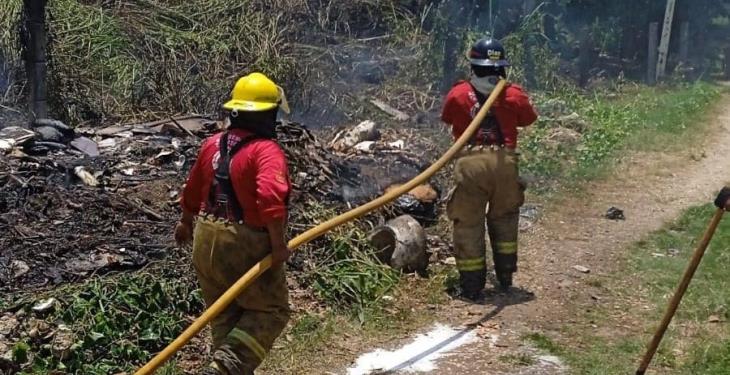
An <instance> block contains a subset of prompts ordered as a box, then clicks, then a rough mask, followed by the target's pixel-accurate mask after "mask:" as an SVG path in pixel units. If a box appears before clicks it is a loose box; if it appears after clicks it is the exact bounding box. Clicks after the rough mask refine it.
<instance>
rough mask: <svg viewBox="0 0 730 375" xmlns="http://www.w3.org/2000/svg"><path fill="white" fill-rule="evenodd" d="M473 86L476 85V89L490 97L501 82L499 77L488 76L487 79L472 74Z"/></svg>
mask: <svg viewBox="0 0 730 375" xmlns="http://www.w3.org/2000/svg"><path fill="white" fill-rule="evenodd" d="M469 81H471V84H472V85H474V88H476V89H477V91H479V92H480V93H482V94H485V95H489V94H490V93H491V92H492V90H493V89H494V87H495V86H497V82H499V77H498V76H486V77H477V76H476V75H474V74H473V73H472V75H471V79H470V80H469Z"/></svg>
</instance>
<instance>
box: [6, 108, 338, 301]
mask: <svg viewBox="0 0 730 375" xmlns="http://www.w3.org/2000/svg"><path fill="white" fill-rule="evenodd" d="M7 129H8V128H5V129H0V135H4V136H5V137H4V138H3V137H2V136H0V143H2V142H4V144H5V145H9V146H8V147H6V148H5V149H4V150H3V152H0V290H2V291H11V290H16V289H18V288H20V287H23V288H28V287H40V286H44V285H54V284H58V283H62V282H67V281H75V280H81V279H84V278H87V277H89V276H91V275H94V274H102V273H106V272H109V271H113V270H124V269H136V268H139V267H141V266H143V265H145V264H146V263H148V262H149V261H150V260H153V259H159V258H163V257H165V256H166V255H168V254H170V253H171V252H172V251H173V250H174V249H175V245H174V243H173V241H172V228H173V226H174V223H175V221H176V220H177V219H178V217H179V208H178V199H179V194H180V190H181V188H182V186H183V184H184V182H185V181H184V179H185V176H186V175H187V172H188V170H189V169H190V167H191V166H192V164H193V163H194V162H195V158H196V154H197V150H198V147H199V146H200V143H201V142H202V140H203V139H204V138H205V137H206V136H208V135H210V134H212V133H214V132H216V131H219V129H220V124H219V123H217V122H216V121H211V120H209V119H206V118H202V117H197V116H194V117H193V116H191V117H181V118H175V119H168V120H162V121H157V122H151V123H145V124H135V125H121V126H112V127H107V128H102V129H95V130H92V129H75V132H74V136H73V137H64V138H62V139H58V140H57V141H55V142H49V141H46V140H40V141H38V140H39V139H43V137H45V136H44V135H42V134H40V135H39V133H38V132H37V129H34V130H33V131H22V130H17V129H10V130H11V131H8V130H7ZM277 131H278V134H279V141H280V143H281V144H282V145H283V147H284V149H285V151H286V153H287V156H288V157H289V161H290V168H291V172H292V182H293V184H294V192H293V194H292V200H291V205H292V215H291V220H292V221H293V222H299V223H302V227H305V226H308V225H307V224H310V223H306V217H305V216H303V215H302V212H301V210H302V208H301V207H302V206H303V202H305V201H307V200H315V201H317V202H323V203H324V204H330V205H332V206H335V207H337V205H338V204H341V203H340V202H339V201H338V194H334V193H333V192H335V191H336V190H337V188H336V181H338V180H342V179H343V178H344V177H342V176H341V174H342V171H346V170H347V168H345V167H343V165H344V164H342V163H339V162H335V157H334V156H333V155H332V154H331V153H330V152H328V151H327V150H326V149H325V147H323V146H322V145H321V144H320V143H319V142H318V141H317V139H316V138H315V137H314V136H313V135H312V134H311V133H310V132H309V131H308V130H307V129H306V128H305V127H303V126H302V125H299V124H295V123H285V124H280V125H279V126H278V128H277ZM48 132H50V133H52V134H55V132H53V131H48Z"/></svg>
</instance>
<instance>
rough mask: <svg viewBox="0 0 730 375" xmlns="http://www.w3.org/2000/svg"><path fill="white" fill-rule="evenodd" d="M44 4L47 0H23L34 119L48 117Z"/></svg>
mask: <svg viewBox="0 0 730 375" xmlns="http://www.w3.org/2000/svg"><path fill="white" fill-rule="evenodd" d="M46 2H47V0H23V6H24V7H25V14H26V28H27V30H28V33H29V34H30V35H29V36H30V40H29V43H28V46H27V50H26V56H25V63H26V65H25V66H26V72H27V74H28V84H29V87H30V97H29V101H30V103H29V104H30V111H31V113H32V114H33V115H34V117H35V118H37V119H38V118H47V117H48V101H47V86H46V73H47V69H48V61H47V57H46V53H47V48H46V42H47V35H46Z"/></svg>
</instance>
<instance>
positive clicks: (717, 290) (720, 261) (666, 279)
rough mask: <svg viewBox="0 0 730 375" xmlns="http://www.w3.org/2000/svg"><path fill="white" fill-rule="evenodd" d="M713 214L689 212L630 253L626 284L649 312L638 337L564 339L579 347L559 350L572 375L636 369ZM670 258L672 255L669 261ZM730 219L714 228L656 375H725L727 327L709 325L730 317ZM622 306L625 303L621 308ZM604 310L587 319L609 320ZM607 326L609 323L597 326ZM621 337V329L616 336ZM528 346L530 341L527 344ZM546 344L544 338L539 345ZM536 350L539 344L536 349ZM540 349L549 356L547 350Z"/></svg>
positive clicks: (574, 333) (582, 332)
mask: <svg viewBox="0 0 730 375" xmlns="http://www.w3.org/2000/svg"><path fill="white" fill-rule="evenodd" d="M714 210H715V208H714V206H711V205H705V206H701V207H693V208H691V209H689V210H687V211H686V212H685V213H684V214H683V215H682V216H681V217H680V218H679V219H677V220H676V221H674V222H673V223H671V224H669V225H667V226H666V227H665V228H664V229H663V230H660V231H658V232H656V233H654V234H652V235H651V236H649V237H648V238H647V239H646V240H644V241H640V242H639V243H637V244H636V245H635V246H634V248H633V249H632V251H631V253H630V254H629V255H628V259H626V261H625V266H624V267H623V268H624V271H622V272H625V273H628V274H629V275H628V276H623V277H622V278H624V279H635V280H636V282H635V283H638V285H634V289H635V290H639V291H641V293H642V295H643V296H644V298H646V299H647V300H648V301H649V303H650V306H651V309H650V310H649V311H648V312H647V313H644V315H645V316H644V317H642V319H641V320H640V322H641V323H640V326H639V327H637V328H638V333H634V334H618V335H616V336H615V337H613V338H610V339H609V338H606V337H599V336H597V335H595V334H592V333H591V332H590V330H586V329H585V328H580V327H576V328H574V329H572V330H571V332H570V333H569V334H570V336H571V337H572V340H571V341H577V342H578V343H579V346H577V347H571V349H570V350H562V351H561V352H562V353H564V355H565V356H566V358H567V359H568V362H569V364H570V365H571V368H572V369H573V371H574V372H575V373H576V374H617V373H630V372H631V371H632V370H635V367H636V365H637V363H638V360H639V358H640V357H641V355H642V354H643V351H644V350H645V345H646V343H647V342H648V340H649V339H650V338H651V335H652V334H653V330H654V328H655V327H656V325H657V324H658V322H659V320H660V318H661V316H662V314H663V312H664V309H665V308H666V304H667V301H668V299H669V297H670V296H671V295H672V293H673V292H674V290H675V288H676V286H677V284H678V282H679V279H680V278H681V276H682V274H683V272H684V269H685V268H686V266H687V264H688V262H689V258H690V257H691V255H692V253H693V251H694V248H695V246H696V245H697V241H698V240H699V238H701V236H702V234H703V232H704V230H705V228H706V226H707V224H708V222H709V219H710V217H711V216H712V214H713V212H714ZM675 254H676V255H675ZM729 261H730V220H727V219H726V220H725V221H724V222H722V223H721V224H720V227H719V228H718V229H717V232H716V233H715V236H714V238H713V240H712V242H711V244H710V246H709V248H708V250H707V252H706V254H705V256H704V258H703V260H702V263H701V265H700V267H699V269H698V270H697V273H696V274H695V276H694V278H693V280H692V283H691V284H690V286H689V289H688V291H687V293H686V294H685V296H684V298H683V300H682V303H681V305H680V307H679V309H678V311H677V313H676V315H675V317H674V320H673V321H672V324H671V325H670V327H669V330H668V332H667V334H666V336H665V337H664V340H663V341H662V344H661V346H660V348H659V351H658V353H657V355H656V356H655V358H654V362H653V363H652V368H654V369H657V368H659V369H660V371H661V373H662V374H712V375H714V374H727V373H730V334H729V333H728V331H727V329H726V327H725V325H726V323H711V322H709V319H710V317H711V316H714V317H718V318H720V319H721V320H722V321H725V320H727V319H728V318H729V317H730V315H729V313H728V310H727V306H729V304H730V277H728V273H727V264H728V262H729ZM609 284H613V285H608V286H607V290H609V291H610V290H614V291H615V292H614V293H621V292H620V290H621V289H622V288H625V285H620V282H619V281H615V280H614V281H613V282H609ZM622 303H628V302H622ZM609 308H610V307H608V306H604V307H600V306H599V307H597V309H596V311H594V312H592V314H593V315H591V316H589V315H588V313H584V314H583V315H584V316H583V318H586V319H592V320H596V319H600V317H601V316H603V317H607V316H608V315H609V314H610V311H609V310H608V309H609ZM622 308H623V309H626V312H627V313H629V314H631V313H636V311H638V308H637V307H636V306H633V307H632V306H628V305H625V306H623V307H622ZM602 321H603V322H604V323H603V324H611V320H610V318H608V319H604V320H602ZM617 332H620V330H617ZM533 341H534V340H533ZM538 341H539V342H544V341H545V340H542V339H540V340H538ZM538 346H541V345H538ZM542 346H547V348H545V349H546V350H550V351H552V350H551V349H550V348H552V345H551V344H549V342H548V344H544V345H542Z"/></svg>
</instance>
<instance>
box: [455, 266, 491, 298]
mask: <svg viewBox="0 0 730 375" xmlns="http://www.w3.org/2000/svg"><path fill="white" fill-rule="evenodd" d="M486 277H487V271H486V270H480V271H459V285H460V286H461V297H464V298H466V299H468V300H470V301H476V300H478V299H479V298H480V297H481V295H482V291H483V290H484V282H485V280H486Z"/></svg>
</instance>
